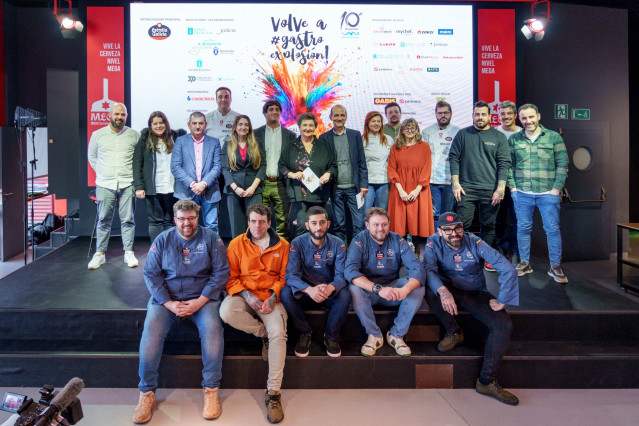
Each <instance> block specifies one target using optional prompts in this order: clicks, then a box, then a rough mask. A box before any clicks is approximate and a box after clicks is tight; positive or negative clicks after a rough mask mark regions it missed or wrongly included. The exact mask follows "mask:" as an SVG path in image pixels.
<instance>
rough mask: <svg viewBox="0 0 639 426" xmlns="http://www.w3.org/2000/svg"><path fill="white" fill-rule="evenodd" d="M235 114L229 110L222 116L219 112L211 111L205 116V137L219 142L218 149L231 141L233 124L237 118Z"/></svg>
mask: <svg viewBox="0 0 639 426" xmlns="http://www.w3.org/2000/svg"><path fill="white" fill-rule="evenodd" d="M238 115H240V114H238V113H237V112H235V111H233V110H231V111H229V112H228V113H227V114H226V115H222V113H221V112H220V111H219V110H217V109H216V110H215V111H211V112H209V113H208V114H206V116H205V119H206V135H207V136H211V137H213V138H217V139H219V140H220V148H221V147H222V146H223V145H224V142H227V141H228V140H229V139H231V132H232V130H233V122H234V121H235V117H237V116H238Z"/></svg>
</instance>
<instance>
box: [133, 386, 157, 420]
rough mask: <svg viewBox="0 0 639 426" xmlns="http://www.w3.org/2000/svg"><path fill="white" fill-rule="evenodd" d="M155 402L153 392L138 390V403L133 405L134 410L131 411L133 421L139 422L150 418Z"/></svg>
mask: <svg viewBox="0 0 639 426" xmlns="http://www.w3.org/2000/svg"><path fill="white" fill-rule="evenodd" d="M155 404H156V400H155V392H153V391H148V392H140V400H139V401H138V405H137V407H135V412H134V413H133V423H138V424H140V423H146V422H148V421H149V420H151V417H152V416H153V409H154V408H155Z"/></svg>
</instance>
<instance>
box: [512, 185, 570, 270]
mask: <svg viewBox="0 0 639 426" xmlns="http://www.w3.org/2000/svg"><path fill="white" fill-rule="evenodd" d="M510 195H511V197H512V199H513V203H514V204H515V214H516V215H517V242H518V244H519V256H520V257H521V260H522V261H523V262H530V232H531V231H532V226H533V212H534V211H535V207H537V208H538V209H539V213H541V220H542V222H543V223H544V231H546V239H547V240H548V256H549V257H550V265H551V266H552V265H560V264H561V232H560V230H559V195H552V194H524V193H523V192H520V191H515V192H511V193H510Z"/></svg>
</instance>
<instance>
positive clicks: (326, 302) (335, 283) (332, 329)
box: [280, 206, 351, 358]
mask: <svg viewBox="0 0 639 426" xmlns="http://www.w3.org/2000/svg"><path fill="white" fill-rule="evenodd" d="M305 225H306V229H308V233H306V234H302V235H300V236H299V237H297V238H295V239H294V240H293V241H292V242H291V249H290V254H289V256H288V265H287V266H286V286H284V287H283V288H282V292H281V295H280V297H281V299H282V303H284V306H285V307H286V311H287V312H288V315H289V318H291V320H293V324H294V325H295V328H296V329H297V331H299V332H300V338H299V341H298V343H297V346H295V355H297V356H298V357H302V358H303V357H305V356H307V355H308V353H309V348H310V344H311V331H312V329H311V326H310V325H309V324H308V321H306V315H305V314H304V307H315V308H317V307H318V306H320V305H321V306H326V307H327V308H329V311H328V318H327V321H326V328H325V330H324V345H325V346H326V354H327V355H328V356H330V357H338V356H340V355H341V354H342V351H341V349H340V346H339V343H338V341H339V331H340V329H341V328H342V324H344V320H345V319H346V314H347V313H348V307H349V305H350V304H351V294H350V292H349V291H348V288H347V287H346V280H345V279H344V261H345V259H346V245H345V244H344V242H343V241H342V240H340V239H339V238H337V237H335V236H334V235H330V234H327V231H328V228H329V227H330V226H331V222H330V221H329V220H328V213H326V210H325V209H324V208H323V207H320V206H315V207H311V208H309V209H308V211H307V212H306V223H305Z"/></svg>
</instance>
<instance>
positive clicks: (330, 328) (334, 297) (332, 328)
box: [280, 286, 351, 341]
mask: <svg viewBox="0 0 639 426" xmlns="http://www.w3.org/2000/svg"><path fill="white" fill-rule="evenodd" d="M300 295H301V297H300V298H299V299H298V298H297V297H296V296H294V295H293V290H292V289H291V287H289V286H284V287H283V288H282V292H281V293H280V298H281V299H282V303H283V304H284V307H285V308H286V312H288V315H289V317H290V318H291V320H292V321H293V325H295V328H296V329H297V331H299V332H300V333H303V334H308V333H310V332H311V331H312V328H311V326H310V325H309V323H308V321H306V314H304V308H314V309H317V307H319V306H326V307H327V308H329V311H328V318H327V319H326V328H325V329H324V334H326V337H328V338H329V339H331V340H335V341H338V340H339V331H340V329H341V328H342V324H344V320H345V319H346V314H348V307H349V306H350V304H351V293H350V292H349V291H348V289H347V288H345V287H344V288H342V289H341V290H339V291H338V292H333V294H331V295H330V296H329V297H328V298H327V299H326V300H325V301H323V302H322V303H317V302H315V301H314V300H313V299H311V297H310V296H309V295H308V294H306V293H300Z"/></svg>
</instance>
